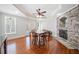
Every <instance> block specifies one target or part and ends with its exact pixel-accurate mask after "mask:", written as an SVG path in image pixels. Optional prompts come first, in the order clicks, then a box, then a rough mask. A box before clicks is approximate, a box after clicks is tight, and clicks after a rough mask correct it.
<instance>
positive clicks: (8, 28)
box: [5, 16, 16, 34]
mask: <svg viewBox="0 0 79 59" xmlns="http://www.w3.org/2000/svg"><path fill="white" fill-rule="evenodd" d="M5 34H16V18H14V17H9V16H5Z"/></svg>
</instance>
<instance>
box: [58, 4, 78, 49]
mask: <svg viewBox="0 0 79 59" xmlns="http://www.w3.org/2000/svg"><path fill="white" fill-rule="evenodd" d="M57 28H58V29H57V40H58V41H59V42H60V43H62V44H63V45H64V46H65V47H67V48H69V49H78V50H79V5H76V6H75V7H74V8H72V9H71V10H69V11H67V12H66V13H63V14H62V15H60V16H59V17H58V18H57Z"/></svg>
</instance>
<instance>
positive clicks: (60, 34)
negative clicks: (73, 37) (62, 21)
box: [59, 30, 68, 40]
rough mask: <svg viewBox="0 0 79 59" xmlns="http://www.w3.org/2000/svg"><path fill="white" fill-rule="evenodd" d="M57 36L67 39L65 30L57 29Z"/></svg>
mask: <svg viewBox="0 0 79 59" xmlns="http://www.w3.org/2000/svg"><path fill="white" fill-rule="evenodd" d="M59 36H60V37H62V38H64V39H66V40H67V38H68V37H67V30H59Z"/></svg>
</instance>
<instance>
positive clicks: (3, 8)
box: [0, 4, 25, 17]
mask: <svg viewBox="0 0 79 59" xmlns="http://www.w3.org/2000/svg"><path fill="white" fill-rule="evenodd" d="M0 12H4V13H8V14H12V15H18V16H22V17H25V15H24V14H23V13H22V12H20V11H19V10H18V9H17V8H16V7H15V6H13V5H12V4H0Z"/></svg>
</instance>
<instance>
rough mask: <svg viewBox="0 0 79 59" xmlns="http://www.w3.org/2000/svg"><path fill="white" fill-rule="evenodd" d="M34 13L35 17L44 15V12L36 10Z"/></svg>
mask: <svg viewBox="0 0 79 59" xmlns="http://www.w3.org/2000/svg"><path fill="white" fill-rule="evenodd" d="M36 12H37V13H35V14H37V16H45V13H46V11H42V10H41V9H39V8H38V9H36Z"/></svg>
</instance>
